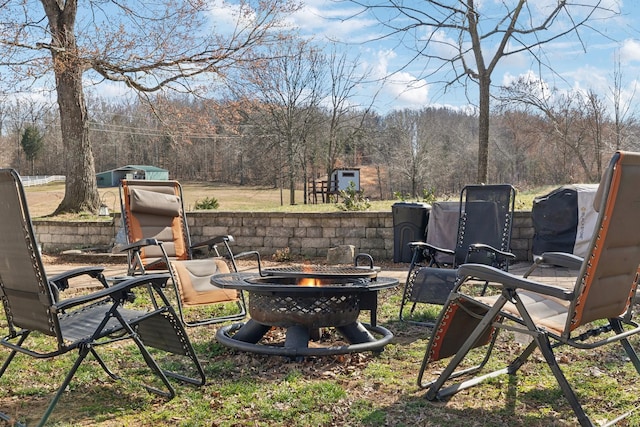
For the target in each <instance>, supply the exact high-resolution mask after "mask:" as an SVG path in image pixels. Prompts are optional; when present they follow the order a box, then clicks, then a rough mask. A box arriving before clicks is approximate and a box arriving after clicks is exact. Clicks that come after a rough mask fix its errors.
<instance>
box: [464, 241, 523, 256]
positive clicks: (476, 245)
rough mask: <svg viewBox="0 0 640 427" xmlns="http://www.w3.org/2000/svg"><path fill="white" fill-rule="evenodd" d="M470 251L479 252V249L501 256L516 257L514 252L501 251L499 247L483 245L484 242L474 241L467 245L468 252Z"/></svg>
mask: <svg viewBox="0 0 640 427" xmlns="http://www.w3.org/2000/svg"><path fill="white" fill-rule="evenodd" d="M472 251H473V252H480V251H485V252H491V253H494V254H496V255H499V256H501V257H503V258H508V259H516V255H515V254H514V253H511V252H507V251H501V250H500V249H496V248H494V247H493V246H490V245H485V244H484V243H474V244H473V245H469V252H472Z"/></svg>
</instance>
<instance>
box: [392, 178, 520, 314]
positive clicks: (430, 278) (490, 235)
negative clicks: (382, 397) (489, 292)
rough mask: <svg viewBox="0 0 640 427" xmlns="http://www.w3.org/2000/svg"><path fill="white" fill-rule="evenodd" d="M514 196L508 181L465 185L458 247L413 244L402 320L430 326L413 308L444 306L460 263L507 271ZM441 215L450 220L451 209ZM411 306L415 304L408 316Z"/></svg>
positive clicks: (401, 311)
mask: <svg viewBox="0 0 640 427" xmlns="http://www.w3.org/2000/svg"><path fill="white" fill-rule="evenodd" d="M515 194H516V191H515V189H514V188H513V187H512V186H511V185H508V184H496V185H467V186H466V187H464V188H463V189H462V191H461V193H460V203H459V208H458V209H459V210H458V215H457V216H458V221H457V222H458V229H457V236H456V240H455V249H446V248H440V247H437V246H434V245H433V244H430V243H427V242H411V243H410V244H409V245H410V246H411V248H412V251H413V257H412V259H411V264H410V266H409V272H408V274H407V280H406V282H405V288H404V292H403V295H402V301H401V304H400V320H401V321H404V320H407V321H409V322H411V323H417V324H423V325H428V326H432V325H433V323H432V322H427V321H419V320H415V319H416V316H414V312H415V309H416V307H417V305H418V304H419V303H420V304H437V305H443V304H444V303H445V301H446V300H447V297H448V295H449V292H451V290H452V289H453V285H454V283H455V279H456V269H457V268H458V267H459V266H460V265H462V264H465V263H468V262H473V263H482V264H488V265H492V266H494V267H497V268H501V269H504V270H508V268H509V261H510V260H513V259H515V255H514V254H512V253H511V252H509V245H510V242H511V227H512V223H513V211H514V205H515ZM435 208H437V205H435V204H434V209H435ZM437 213H438V212H434V211H433V210H432V214H431V216H430V218H429V221H430V224H429V226H430V227H429V228H430V229H431V228H432V226H433V223H432V222H431V221H438V217H437V216H436V215H435V214H437ZM440 214H441V215H446V216H445V217H444V221H449V220H450V219H451V212H446V211H443V212H440ZM427 238H429V235H428V234H427ZM442 256H445V257H449V258H450V259H451V260H452V261H451V264H450V265H445V264H443V263H442ZM407 305H410V306H411V307H410V309H409V316H408V317H405V309H406V306H407Z"/></svg>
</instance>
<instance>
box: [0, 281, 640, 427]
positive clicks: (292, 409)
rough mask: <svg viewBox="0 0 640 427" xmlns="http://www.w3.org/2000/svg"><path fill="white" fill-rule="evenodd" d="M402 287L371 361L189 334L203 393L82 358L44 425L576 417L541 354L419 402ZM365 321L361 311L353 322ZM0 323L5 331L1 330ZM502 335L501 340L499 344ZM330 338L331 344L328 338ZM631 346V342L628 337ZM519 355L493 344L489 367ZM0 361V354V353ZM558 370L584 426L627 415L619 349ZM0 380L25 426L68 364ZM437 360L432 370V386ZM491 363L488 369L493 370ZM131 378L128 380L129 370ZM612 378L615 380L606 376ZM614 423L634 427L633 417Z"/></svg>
mask: <svg viewBox="0 0 640 427" xmlns="http://www.w3.org/2000/svg"><path fill="white" fill-rule="evenodd" d="M400 297H401V288H395V289H389V290H384V291H381V293H380V298H379V303H380V307H379V312H378V313H379V316H378V321H379V323H380V324H381V325H383V326H385V327H386V328H388V329H390V330H391V331H393V333H394V335H395V337H394V339H393V342H392V343H391V344H389V345H387V346H386V348H385V350H384V351H383V352H382V353H380V354H371V353H358V354H350V355H339V356H327V357H314V358H308V359H306V360H303V361H291V360H289V359H287V358H284V357H281V356H268V355H258V354H252V353H246V352H241V351H236V350H232V349H229V348H226V347H224V346H222V345H220V344H218V343H217V342H216V341H215V339H214V335H215V332H216V330H217V328H218V326H202V327H197V328H190V329H189V330H188V332H189V334H190V337H191V339H192V341H193V343H194V345H195V347H196V350H197V352H198V354H199V356H200V358H201V361H202V364H203V366H204V369H205V372H206V374H207V381H208V383H207V385H205V386H204V387H193V386H188V385H181V384H179V383H176V384H175V385H176V389H177V396H176V397H175V398H174V399H173V400H171V401H166V400H164V399H162V398H159V397H157V396H155V395H152V394H149V393H147V392H145V391H144V389H142V388H141V387H140V386H139V385H138V384H130V383H128V382H122V381H113V380H111V379H109V378H108V377H107V376H106V374H104V373H103V372H102V370H101V369H100V367H99V366H98V365H97V363H96V362H95V361H94V360H93V359H91V358H89V363H86V362H85V364H84V365H83V366H82V367H81V368H80V371H79V372H78V374H77V376H76V378H75V379H74V381H73V382H72V386H71V389H70V391H69V392H68V393H66V394H65V396H64V397H63V398H62V399H61V401H60V403H59V404H58V406H57V408H56V410H55V411H54V413H53V415H52V418H51V419H50V421H51V423H50V425H54V426H89V425H90V426H103V427H106V426H109V427H111V426H129V425H136V426H185V427H186V426H189V427H192V426H202V427H205V426H206V427H211V426H215V427H238V426H252V427H256V426H264V427H270V426H282V427H284V426H287V427H288V426H300V427H303V426H305V427H306V426H370V427H376V426H379V427H382V426H407V427H408V426H523V427H524V426H540V427H542V426H545V427H546V426H573V425H576V424H577V422H576V419H575V418H574V415H573V412H572V411H571V408H570V406H569V404H568V403H567V402H566V400H565V399H564V397H563V395H562V393H561V392H560V390H559V388H558V386H557V384H556V382H555V379H554V378H553V376H552V375H551V373H550V371H549V369H548V367H547V366H546V364H545V363H544V361H543V360H542V357H541V356H540V354H539V353H537V352H536V353H534V355H533V356H532V357H531V358H530V360H529V362H528V363H527V364H525V365H524V367H523V368H522V369H521V370H520V371H519V373H518V374H517V375H516V376H514V377H507V376H503V377H499V378H495V379H493V380H491V381H489V382H486V383H484V384H483V385H480V386H478V387H475V388H472V389H470V390H466V391H464V392H461V393H459V394H457V395H455V396H453V397H451V398H450V399H449V400H447V401H445V402H429V401H427V400H426V399H425V398H424V391H423V390H420V389H419V388H418V387H417V386H416V379H417V373H418V369H419V366H420V363H421V361H422V357H423V354H424V351H425V347H426V344H427V340H428V338H429V335H430V330H429V329H427V328H424V327H420V326H412V325H408V324H405V323H400V322H399V321H397V315H398V307H399V303H400ZM367 320H368V313H366V312H365V313H363V321H367ZM2 323H4V322H2ZM507 336H508V333H504V334H503V337H507ZM332 339H334V340H338V339H339V338H338V337H333V338H332ZM633 342H634V344H636V345H637V344H638V340H637V339H634V340H633ZM116 348H117V351H115V352H114V351H110V350H109V349H102V352H101V354H102V355H103V356H104V357H105V359H106V361H107V363H108V364H109V365H110V366H111V367H113V368H114V369H116V370H118V371H119V372H120V373H123V374H124V376H125V377H129V376H130V375H132V373H133V374H135V373H136V369H135V367H136V366H137V365H136V358H135V357H134V356H133V355H135V354H136V352H135V351H134V350H133V349H131V347H130V346H129V345H118V346H116ZM518 349H519V345H518V344H516V343H515V342H514V341H513V340H506V339H502V340H499V342H498V348H497V349H496V350H495V351H494V354H495V355H496V356H497V358H498V359H497V360H500V358H502V357H507V358H509V357H512V356H514V355H515V354H516V352H517V350H518ZM0 353H1V354H2V355H3V356H4V355H6V351H5V350H2V351H0ZM559 355H560V356H559V359H558V360H559V363H560V365H561V367H562V368H563V369H565V370H566V373H567V375H568V376H569V378H570V380H571V382H572V384H574V385H575V386H576V389H577V390H578V392H579V395H580V399H581V400H582V402H583V403H584V405H585V408H586V410H587V411H588V412H589V413H590V414H595V416H594V419H595V420H597V421H600V420H603V419H605V418H607V417H608V419H611V416H612V415H614V414H620V413H623V412H625V411H627V410H630V409H633V408H634V407H635V406H636V405H637V400H638V385H637V384H638V382H637V379H638V375H637V373H635V371H634V370H633V368H632V366H630V363H628V361H627V360H626V357H625V355H624V352H623V351H622V350H621V348H620V347H619V346H617V345H612V346H609V347H608V348H606V349H599V350H591V351H583V352H577V351H574V350H570V349H563V350H560V352H559ZM18 357H19V359H18V360H16V362H17V363H16V362H14V363H16V365H14V366H12V369H11V370H10V371H9V372H7V374H6V375H5V377H3V378H2V379H1V380H0V409H1V410H3V411H4V412H8V413H9V414H10V415H12V416H16V417H18V418H19V419H20V420H25V419H27V421H29V422H30V423H33V422H35V420H36V419H37V417H38V416H39V414H41V413H42V411H43V410H44V407H45V406H44V405H46V403H47V402H48V399H49V398H50V397H51V393H52V391H53V390H54V389H55V386H56V384H59V382H60V381H61V380H62V376H63V374H64V372H66V371H67V370H68V368H69V365H70V363H71V362H72V360H73V358H72V357H69V356H65V357H61V358H58V359H56V360H54V361H46V360H41V361H34V360H33V359H30V358H27V357H25V356H18ZM442 366H443V365H442V364H441V363H436V364H434V365H433V366H430V367H429V368H428V370H427V378H435V375H437V373H438V372H439V370H440V369H442ZM502 366H503V365H502V364H498V363H497V362H491V367H493V368H496V367H502ZM132 371H133V372H132ZM606 372H612V373H613V376H612V377H610V376H608V375H604V374H605V373H606ZM621 425H640V417H639V416H638V415H635V416H634V417H632V418H630V419H629V420H627V421H626V423H623V424H621Z"/></svg>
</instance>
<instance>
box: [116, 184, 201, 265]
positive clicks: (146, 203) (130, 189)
mask: <svg viewBox="0 0 640 427" xmlns="http://www.w3.org/2000/svg"><path fill="white" fill-rule="evenodd" d="M120 203H121V211H122V219H123V223H124V228H125V233H126V235H127V240H128V243H134V242H137V241H138V240H141V239H157V240H159V241H162V242H163V246H164V249H165V251H166V252H167V255H168V256H169V257H170V258H172V259H178V260H185V259H191V255H192V254H191V252H190V247H191V241H190V237H189V229H188V226H187V221H186V218H185V216H184V205H183V198H182V187H181V186H180V183H178V181H154V180H127V179H123V180H122V181H121V184H120ZM161 256H162V252H161V249H160V247H158V246H147V247H145V248H143V249H142V251H141V258H142V259H143V260H145V259H147V260H148V259H152V258H159V257H161Z"/></svg>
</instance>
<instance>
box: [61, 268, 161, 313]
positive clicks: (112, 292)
mask: <svg viewBox="0 0 640 427" xmlns="http://www.w3.org/2000/svg"><path fill="white" fill-rule="evenodd" d="M170 277H171V276H170V275H169V274H149V275H145V276H138V277H134V278H131V279H128V280H125V281H122V282H120V283H118V284H116V285H113V286H110V287H108V288H105V289H101V290H99V291H96V292H93V293H90V294H87V295H81V296H78V297H73V298H68V299H65V300H63V301H60V302H57V303H55V304H54V305H52V309H53V310H54V311H56V312H62V311H65V310H67V309H69V308H73V307H77V306H79V305H84V304H87V303H90V302H93V301H98V300H101V299H104V298H107V297H110V298H112V299H114V300H117V301H125V300H127V299H128V297H129V291H131V289H133V288H135V287H138V286H143V285H147V284H151V285H153V286H156V287H164V286H166V284H167V281H168V280H169V278H170Z"/></svg>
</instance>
